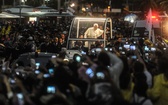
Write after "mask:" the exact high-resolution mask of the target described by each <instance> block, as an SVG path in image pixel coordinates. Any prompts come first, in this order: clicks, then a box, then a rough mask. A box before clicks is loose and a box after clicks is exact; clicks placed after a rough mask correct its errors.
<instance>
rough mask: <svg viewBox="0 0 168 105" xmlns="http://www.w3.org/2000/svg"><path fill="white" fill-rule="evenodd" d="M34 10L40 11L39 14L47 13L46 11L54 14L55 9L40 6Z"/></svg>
mask: <svg viewBox="0 0 168 105" xmlns="http://www.w3.org/2000/svg"><path fill="white" fill-rule="evenodd" d="M35 9H37V10H39V11H41V12H48V11H53V12H56V10H55V9H53V8H51V7H48V6H46V5H41V6H38V7H36V8H35Z"/></svg>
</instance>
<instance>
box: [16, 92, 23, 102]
mask: <svg viewBox="0 0 168 105" xmlns="http://www.w3.org/2000/svg"><path fill="white" fill-rule="evenodd" d="M16 96H17V98H18V100H23V98H24V97H23V94H22V93H17V94H16Z"/></svg>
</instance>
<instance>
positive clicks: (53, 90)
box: [47, 86, 56, 93]
mask: <svg viewBox="0 0 168 105" xmlns="http://www.w3.org/2000/svg"><path fill="white" fill-rule="evenodd" d="M47 93H56V87H55V86H47Z"/></svg>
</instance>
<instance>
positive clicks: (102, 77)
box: [96, 72, 105, 79]
mask: <svg viewBox="0 0 168 105" xmlns="http://www.w3.org/2000/svg"><path fill="white" fill-rule="evenodd" d="M96 76H97V78H99V79H104V78H105V75H104V73H103V72H97V73H96Z"/></svg>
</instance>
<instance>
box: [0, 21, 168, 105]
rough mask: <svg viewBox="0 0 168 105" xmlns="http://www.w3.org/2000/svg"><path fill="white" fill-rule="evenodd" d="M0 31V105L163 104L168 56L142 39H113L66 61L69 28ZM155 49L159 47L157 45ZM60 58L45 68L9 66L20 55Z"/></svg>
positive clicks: (20, 64)
mask: <svg viewBox="0 0 168 105" xmlns="http://www.w3.org/2000/svg"><path fill="white" fill-rule="evenodd" d="M9 25H10V26H11V29H10V30H11V33H10V34H5V35H4V31H3V32H1V41H0V42H1V45H0V46H1V70H0V78H1V79H0V104H1V105H55V104H56V105H166V104H167V103H168V98H167V94H166V93H168V92H167V91H168V88H167V86H168V82H167V80H168V71H167V69H168V65H167V62H168V55H167V51H166V50H165V48H166V47H165V46H164V45H162V44H160V43H159V42H158V44H157V45H152V44H151V43H147V42H148V41H147V39H142V38H140V39H138V40H133V39H125V41H122V38H121V37H118V38H117V40H112V41H111V43H109V44H108V45H107V46H106V48H105V49H104V48H101V46H100V47H99V48H100V49H101V51H97V50H95V51H94V52H93V53H91V54H90V55H82V56H81V55H78V54H75V55H74V56H73V60H72V61H66V60H65V56H66V52H65V51H63V50H61V48H62V47H64V46H66V41H67V39H66V38H67V37H66V36H67V33H66V32H63V31H68V30H67V29H68V28H67V26H68V24H66V23H65V24H61V26H58V27H57V29H55V28H53V27H54V26H53V27H52V26H49V25H46V24H42V23H41V24H38V26H37V25H35V24H29V25H23V26H17V25H12V24H11V23H10V24H8V25H7V26H6V27H7V28H6V29H7V30H9V28H8V26H9ZM159 45H160V46H159ZM37 49H39V50H41V52H51V53H59V55H58V56H57V57H56V58H51V59H50V60H49V61H48V63H47V64H46V65H37V64H36V62H34V60H33V59H31V61H30V65H26V66H23V62H18V63H17V64H12V65H11V62H12V61H13V60H15V59H16V58H17V57H18V56H19V55H20V54H23V53H25V52H34V51H36V50H37ZM11 67H13V68H11Z"/></svg>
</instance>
